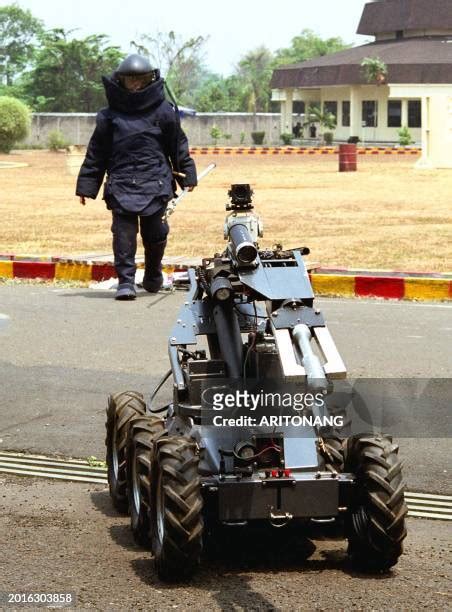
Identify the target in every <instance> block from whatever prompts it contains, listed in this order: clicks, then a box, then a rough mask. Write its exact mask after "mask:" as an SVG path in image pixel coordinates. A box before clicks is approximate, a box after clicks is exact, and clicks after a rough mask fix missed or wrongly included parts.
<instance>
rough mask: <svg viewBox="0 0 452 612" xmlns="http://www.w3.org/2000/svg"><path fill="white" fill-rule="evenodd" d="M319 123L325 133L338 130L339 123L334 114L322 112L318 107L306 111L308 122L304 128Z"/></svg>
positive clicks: (311, 107)
mask: <svg viewBox="0 0 452 612" xmlns="http://www.w3.org/2000/svg"><path fill="white" fill-rule="evenodd" d="M315 123H318V124H319V125H320V127H321V128H324V129H325V131H331V130H335V129H336V125H337V121H336V117H335V116H334V115H333V113H328V112H322V111H321V109H320V108H319V107H318V106H310V107H309V108H308V110H307V111H306V121H305V122H304V124H303V127H306V126H309V125H313V124H315Z"/></svg>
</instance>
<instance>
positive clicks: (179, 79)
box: [131, 31, 207, 103]
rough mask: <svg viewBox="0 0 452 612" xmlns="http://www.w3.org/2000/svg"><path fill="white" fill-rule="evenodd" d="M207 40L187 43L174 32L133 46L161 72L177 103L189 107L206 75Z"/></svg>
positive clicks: (147, 37)
mask: <svg viewBox="0 0 452 612" xmlns="http://www.w3.org/2000/svg"><path fill="white" fill-rule="evenodd" d="M206 41H207V38H206V37H204V36H195V37H193V38H189V39H187V40H183V39H182V38H181V37H180V36H178V35H177V34H176V33H175V32H174V31H170V32H166V33H163V32H157V34H156V35H155V36H149V35H147V34H144V35H142V36H140V38H139V41H138V42H136V41H132V42H131V45H132V46H133V47H134V48H135V49H136V51H137V52H138V53H141V54H143V55H146V56H147V57H149V59H150V60H151V61H152V62H153V63H154V65H155V66H156V67H157V68H159V69H160V71H161V73H162V75H163V76H164V77H165V79H166V81H167V83H168V85H169V86H170V88H171V90H172V91H173V93H174V95H175V97H176V99H177V100H178V101H180V102H181V103H186V102H187V100H188V99H189V98H190V93H191V92H192V91H193V90H194V89H195V88H196V87H197V86H198V85H199V84H200V81H201V80H202V76H203V73H204V72H205V70H204V66H203V60H202V57H201V51H202V47H203V45H204V44H205V43H206Z"/></svg>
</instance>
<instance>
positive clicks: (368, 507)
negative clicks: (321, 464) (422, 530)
mask: <svg viewBox="0 0 452 612" xmlns="http://www.w3.org/2000/svg"><path fill="white" fill-rule="evenodd" d="M398 448H399V447H398V446H397V444H394V443H393V442H392V438H391V437H390V436H385V435H381V436H376V437H373V436H372V435H362V436H353V437H352V438H350V439H349V441H348V444H347V451H346V459H345V467H344V470H345V472H351V473H353V474H355V475H356V487H357V489H356V496H355V500H354V503H353V505H352V507H351V508H350V510H349V514H348V516H347V520H346V533H347V537H348V543H349V545H348V553H349V555H350V557H351V560H352V562H353V564H354V565H355V566H356V568H357V569H359V570H363V571H370V572H379V571H387V570H388V569H389V568H391V567H392V566H393V565H395V564H396V563H397V561H398V559H399V557H400V555H401V554H402V552H403V540H404V538H405V536H406V525H405V516H406V514H407V507H406V504H405V499H404V489H405V485H404V481H403V477H402V463H401V461H400V460H399V457H398Z"/></svg>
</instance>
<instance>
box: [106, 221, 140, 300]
mask: <svg viewBox="0 0 452 612" xmlns="http://www.w3.org/2000/svg"><path fill="white" fill-rule="evenodd" d="M111 229H112V232H113V253H114V256H115V269H116V274H117V277H118V289H117V291H116V295H115V299H116V300H134V299H135V298H136V291H135V271H136V265H135V253H136V250H137V218H136V217H135V216H133V215H119V214H113V225H112V228H111Z"/></svg>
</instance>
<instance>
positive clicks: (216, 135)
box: [210, 125, 223, 145]
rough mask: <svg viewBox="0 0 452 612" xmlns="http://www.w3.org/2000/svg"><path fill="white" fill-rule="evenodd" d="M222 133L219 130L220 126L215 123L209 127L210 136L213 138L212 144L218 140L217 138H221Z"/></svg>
mask: <svg viewBox="0 0 452 612" xmlns="http://www.w3.org/2000/svg"><path fill="white" fill-rule="evenodd" d="M222 135H223V132H222V131H221V130H220V128H219V127H218V126H217V125H213V126H212V127H211V129H210V137H211V138H212V140H213V144H214V145H216V144H217V142H218V139H219V138H221V137H222Z"/></svg>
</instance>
